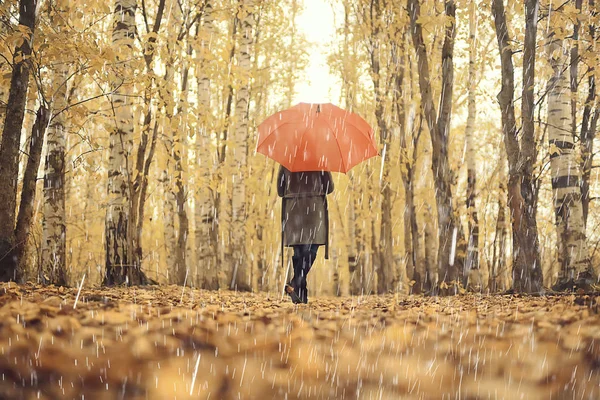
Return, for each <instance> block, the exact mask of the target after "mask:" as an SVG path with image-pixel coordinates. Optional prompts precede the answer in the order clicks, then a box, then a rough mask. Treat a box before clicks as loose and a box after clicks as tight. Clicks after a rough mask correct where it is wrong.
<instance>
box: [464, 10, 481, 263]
mask: <svg viewBox="0 0 600 400" xmlns="http://www.w3.org/2000/svg"><path fill="white" fill-rule="evenodd" d="M475 6H476V5H475V0H471V2H470V4H469V77H468V113H467V126H466V129H465V142H466V144H465V146H466V151H467V204H466V205H467V215H468V217H469V226H468V227H469V235H468V240H467V259H466V262H465V271H464V274H465V275H469V271H471V270H478V269H479V219H478V216H477V207H476V204H475V202H476V198H477V151H476V144H475V124H476V120H477V103H476V101H477V99H476V94H475V91H476V86H477V76H476V53H477V47H476V40H477V16H476V14H475Z"/></svg>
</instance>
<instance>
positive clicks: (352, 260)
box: [346, 176, 364, 296]
mask: <svg viewBox="0 0 600 400" xmlns="http://www.w3.org/2000/svg"><path fill="white" fill-rule="evenodd" d="M357 206H358V205H357V204H356V194H355V193H354V184H353V177H352V176H351V177H350V187H349V188H348V204H347V206H346V207H347V210H348V213H347V214H346V215H347V217H348V220H347V221H348V222H347V223H348V241H347V243H348V273H349V274H348V276H349V279H350V282H349V286H350V295H352V296H358V295H360V293H361V288H362V287H363V282H364V263H362V262H359V252H358V241H359V237H358V231H359V230H360V227H359V228H358V229H357V220H356V208H357Z"/></svg>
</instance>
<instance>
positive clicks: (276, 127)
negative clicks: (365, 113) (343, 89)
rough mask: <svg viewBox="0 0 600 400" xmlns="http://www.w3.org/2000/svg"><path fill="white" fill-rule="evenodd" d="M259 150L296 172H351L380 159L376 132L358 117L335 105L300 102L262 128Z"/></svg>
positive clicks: (272, 117) (259, 137) (271, 117)
mask: <svg viewBox="0 0 600 400" xmlns="http://www.w3.org/2000/svg"><path fill="white" fill-rule="evenodd" d="M256 151H258V152H259V153H262V154H264V155H266V156H267V157H269V158H272V159H273V160H275V161H277V162H278V163H280V164H281V165H283V166H284V167H286V168H287V169H289V170H290V171H292V172H298V171H337V172H344V173H346V172H348V171H349V170H350V169H351V168H352V167H354V166H355V165H356V164H358V163H360V162H362V161H364V160H366V159H368V158H371V157H373V156H376V155H377V154H378V152H377V143H376V142H375V139H374V137H373V129H372V128H371V127H370V126H369V124H368V123H367V122H366V121H365V120H364V119H362V118H361V117H359V116H358V115H356V114H354V113H351V112H349V111H346V110H343V109H341V108H339V107H336V106H334V105H333V104H331V103H325V104H314V103H300V104H297V105H295V106H294V107H291V108H289V109H287V110H284V111H280V112H278V113H275V114H273V115H271V116H270V117H269V118H267V119H266V120H265V121H263V123H262V124H260V125H259V126H258V146H257V149H256Z"/></svg>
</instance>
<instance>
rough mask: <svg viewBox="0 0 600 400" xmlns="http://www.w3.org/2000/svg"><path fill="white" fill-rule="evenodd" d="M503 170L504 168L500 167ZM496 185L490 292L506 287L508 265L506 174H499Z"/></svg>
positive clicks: (502, 289)
mask: <svg viewBox="0 0 600 400" xmlns="http://www.w3.org/2000/svg"><path fill="white" fill-rule="evenodd" d="M502 170H504V168H502ZM499 181H500V184H499V187H498V217H497V219H496V232H495V237H494V250H493V256H492V268H491V269H490V275H489V282H488V288H489V291H490V293H496V292H498V291H504V290H506V289H507V288H508V276H509V274H508V266H507V265H506V237H507V231H508V229H507V224H506V196H507V194H506V184H505V183H504V182H505V181H506V176H505V174H504V173H501V174H500V179H499Z"/></svg>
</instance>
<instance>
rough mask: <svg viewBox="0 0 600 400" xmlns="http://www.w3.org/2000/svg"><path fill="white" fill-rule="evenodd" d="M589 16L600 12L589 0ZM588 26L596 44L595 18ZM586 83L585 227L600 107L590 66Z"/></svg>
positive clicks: (583, 129)
mask: <svg viewBox="0 0 600 400" xmlns="http://www.w3.org/2000/svg"><path fill="white" fill-rule="evenodd" d="M579 3H580V1H579V0H577V4H578V5H579ZM588 3H589V9H590V14H591V15H592V16H593V17H596V16H598V15H599V14H600V10H598V5H597V4H596V2H595V1H594V0H590V1H589V2H588ZM590 21H591V23H590V25H589V26H588V31H589V38H590V42H591V43H596V41H597V38H598V36H597V26H596V23H595V18H590ZM579 24H580V22H579V20H578V21H577V25H576V26H578V25H579ZM578 61H579V52H578V51H577V50H576V49H573V50H572V52H571V65H573V64H577V62H578ZM574 70H575V71H574ZM574 74H576V68H575V67H573V66H572V67H571V91H576V90H577V88H576V86H575V85H576V84H577V82H578V81H579V80H578V77H576V76H575V77H574V76H573V75H574ZM587 74H588V76H587V81H588V82H587V83H588V94H587V97H586V99H585V104H584V106H583V116H582V118H581V134H580V137H581V142H580V146H581V203H582V208H583V222H584V224H585V225H587V220H588V214H589V208H590V200H591V197H590V181H591V176H592V161H593V158H594V138H595V137H596V129H597V127H598V118H599V117H600V107H597V106H596V107H595V109H594V103H595V102H596V99H597V97H596V75H595V68H594V67H593V66H591V67H590V68H589V69H588V71H587Z"/></svg>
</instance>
